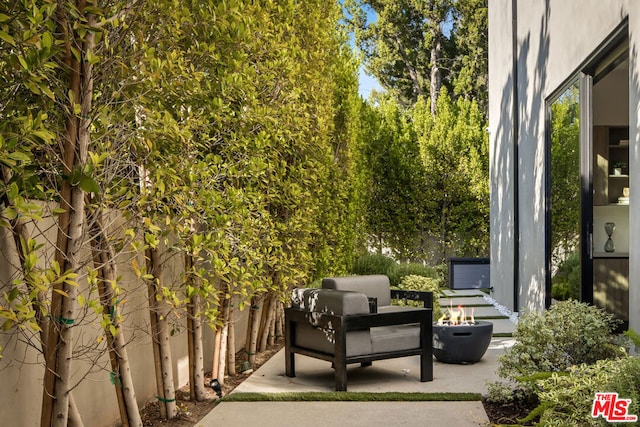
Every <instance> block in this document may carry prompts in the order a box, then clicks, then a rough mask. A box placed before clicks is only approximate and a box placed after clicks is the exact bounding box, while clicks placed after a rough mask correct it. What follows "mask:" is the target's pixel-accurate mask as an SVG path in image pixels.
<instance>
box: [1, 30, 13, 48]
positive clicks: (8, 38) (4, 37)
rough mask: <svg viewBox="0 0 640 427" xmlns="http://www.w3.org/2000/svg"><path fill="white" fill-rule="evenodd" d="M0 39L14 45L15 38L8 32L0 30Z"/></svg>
mask: <svg viewBox="0 0 640 427" xmlns="http://www.w3.org/2000/svg"><path fill="white" fill-rule="evenodd" d="M0 39H2V40H4V41H6V42H7V43H9V44H10V45H11V46H15V45H16V41H15V39H14V38H13V37H11V36H10V35H9V34H7V33H5V32H4V31H0Z"/></svg>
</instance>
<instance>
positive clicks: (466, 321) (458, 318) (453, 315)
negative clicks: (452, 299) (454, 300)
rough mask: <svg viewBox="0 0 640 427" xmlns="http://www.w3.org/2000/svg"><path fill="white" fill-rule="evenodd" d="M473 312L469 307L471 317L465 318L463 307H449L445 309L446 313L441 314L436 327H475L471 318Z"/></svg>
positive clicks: (474, 322)
mask: <svg viewBox="0 0 640 427" xmlns="http://www.w3.org/2000/svg"><path fill="white" fill-rule="evenodd" d="M473 311H474V310H473V307H471V316H469V318H467V313H466V311H465V309H464V307H462V306H461V305H459V306H458V308H457V309H454V308H453V305H451V306H449V308H448V309H447V313H445V314H443V315H442V317H440V318H439V319H438V325H448V326H457V325H475V324H476V321H475V319H474V317H473Z"/></svg>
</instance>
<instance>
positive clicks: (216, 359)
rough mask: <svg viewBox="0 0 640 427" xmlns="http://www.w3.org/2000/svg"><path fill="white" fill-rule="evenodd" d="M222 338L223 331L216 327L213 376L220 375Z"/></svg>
mask: <svg viewBox="0 0 640 427" xmlns="http://www.w3.org/2000/svg"><path fill="white" fill-rule="evenodd" d="M221 339H222V331H221V330H220V328H217V329H216V334H215V338H214V339H213V366H212V367H211V378H218V377H219V376H220V340H221Z"/></svg>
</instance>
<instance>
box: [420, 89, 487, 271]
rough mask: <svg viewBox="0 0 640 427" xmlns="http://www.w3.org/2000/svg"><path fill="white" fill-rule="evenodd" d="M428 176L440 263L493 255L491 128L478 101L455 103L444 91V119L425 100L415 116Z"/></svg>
mask: <svg viewBox="0 0 640 427" xmlns="http://www.w3.org/2000/svg"><path fill="white" fill-rule="evenodd" d="M412 115H413V119H414V123H415V127H416V133H417V135H418V136H417V139H418V141H419V142H418V143H419V145H420V155H421V159H422V162H423V166H424V168H425V171H426V181H427V182H428V183H429V185H428V186H427V188H426V195H425V197H426V198H427V199H428V200H429V201H430V202H431V203H433V204H435V207H433V208H432V209H430V210H429V211H428V215H429V216H428V218H427V220H426V221H427V223H428V225H427V229H428V230H429V232H430V234H431V235H432V236H435V237H436V238H437V243H438V251H437V252H436V253H435V254H434V255H436V256H437V258H439V260H440V262H444V261H445V260H446V258H447V257H449V256H453V255H455V254H459V253H463V254H465V255H483V254H486V252H487V251H488V234H489V230H488V226H489V190H488V188H489V185H488V180H489V178H488V162H489V149H488V138H487V135H486V133H485V132H484V129H485V126H486V123H485V120H484V117H483V114H482V112H481V110H480V108H479V106H478V105H477V103H476V102H475V101H472V100H466V99H463V98H459V99H458V100H457V101H453V100H452V99H451V98H450V96H449V94H448V91H447V90H446V89H445V88H443V89H442V91H441V93H440V97H439V98H438V114H437V115H436V116H435V117H433V116H432V115H431V114H430V111H429V110H428V107H427V103H426V102H425V101H424V100H421V101H419V102H418V103H416V105H415V107H414V109H413V111H412Z"/></svg>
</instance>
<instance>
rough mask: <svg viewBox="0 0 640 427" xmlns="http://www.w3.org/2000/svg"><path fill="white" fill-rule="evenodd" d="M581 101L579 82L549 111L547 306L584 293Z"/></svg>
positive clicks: (573, 84) (577, 297) (552, 103)
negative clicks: (551, 300)
mask: <svg viewBox="0 0 640 427" xmlns="http://www.w3.org/2000/svg"><path fill="white" fill-rule="evenodd" d="M580 101H581V99H580V84H579V81H578V80H576V81H574V82H573V83H572V84H570V85H569V86H568V87H566V89H565V90H564V91H562V92H561V93H560V94H559V95H558V96H557V97H556V98H555V99H554V100H553V101H552V102H551V103H550V105H549V108H548V119H547V123H548V126H547V129H548V130H549V133H548V137H547V171H548V174H547V225H548V231H547V292H546V293H547V305H548V304H549V303H550V298H551V297H553V298H555V299H567V298H575V299H579V298H580V295H581V290H582V276H583V271H582V270H583V269H582V256H581V244H582V241H583V239H582V238H581V234H582V224H583V221H582V198H583V191H582V187H583V183H584V180H583V176H584V175H583V173H582V172H581V170H582V168H581V163H582V161H581V149H580V145H581V144H580V117H581V108H580Z"/></svg>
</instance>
